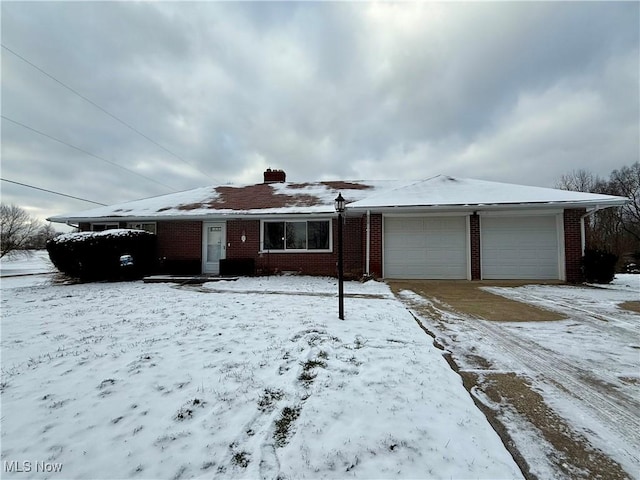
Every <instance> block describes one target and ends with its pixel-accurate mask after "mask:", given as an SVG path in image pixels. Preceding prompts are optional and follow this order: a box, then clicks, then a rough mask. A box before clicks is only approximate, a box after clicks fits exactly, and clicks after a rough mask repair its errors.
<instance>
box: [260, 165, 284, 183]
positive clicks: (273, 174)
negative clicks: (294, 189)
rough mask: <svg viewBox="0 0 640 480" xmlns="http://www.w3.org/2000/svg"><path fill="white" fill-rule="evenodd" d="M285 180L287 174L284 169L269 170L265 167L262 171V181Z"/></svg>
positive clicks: (279, 181) (281, 181) (276, 181)
mask: <svg viewBox="0 0 640 480" xmlns="http://www.w3.org/2000/svg"><path fill="white" fill-rule="evenodd" d="M286 181H287V174H286V173H284V170H271V169H270V168H267V169H266V170H265V172H264V183H283V182H286Z"/></svg>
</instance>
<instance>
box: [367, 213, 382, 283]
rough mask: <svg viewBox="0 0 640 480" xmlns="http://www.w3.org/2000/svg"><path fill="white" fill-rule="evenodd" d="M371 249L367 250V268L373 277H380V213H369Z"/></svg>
mask: <svg viewBox="0 0 640 480" xmlns="http://www.w3.org/2000/svg"><path fill="white" fill-rule="evenodd" d="M370 228H371V233H370V239H371V250H370V252H369V269H370V273H371V275H372V276H373V277H375V278H382V214H381V213H374V214H371V218H370Z"/></svg>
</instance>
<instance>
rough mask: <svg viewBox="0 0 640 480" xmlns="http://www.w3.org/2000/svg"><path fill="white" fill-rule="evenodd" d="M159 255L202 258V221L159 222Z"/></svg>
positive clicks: (168, 257) (172, 257)
mask: <svg viewBox="0 0 640 480" xmlns="http://www.w3.org/2000/svg"><path fill="white" fill-rule="evenodd" d="M157 235H158V256H159V257H160V258H163V257H166V258H167V259H168V260H199V261H200V260H201V259H202V222H192V221H171V222H158V223H157Z"/></svg>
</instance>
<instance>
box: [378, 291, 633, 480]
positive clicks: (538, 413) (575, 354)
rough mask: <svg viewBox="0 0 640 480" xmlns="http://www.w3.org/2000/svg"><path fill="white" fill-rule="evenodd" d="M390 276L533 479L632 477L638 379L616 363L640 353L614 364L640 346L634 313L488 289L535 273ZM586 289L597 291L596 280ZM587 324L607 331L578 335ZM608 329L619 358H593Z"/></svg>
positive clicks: (523, 469)
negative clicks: (553, 340)
mask: <svg viewBox="0 0 640 480" xmlns="http://www.w3.org/2000/svg"><path fill="white" fill-rule="evenodd" d="M387 283H388V284H389V285H390V287H391V289H392V291H393V292H394V294H396V296H397V297H398V298H399V299H400V300H401V301H402V302H403V303H404V304H405V305H406V306H407V308H408V309H409V310H410V311H411V312H412V313H413V314H414V316H415V317H416V319H417V320H418V323H420V324H421V325H422V326H423V328H424V329H425V330H427V331H428V332H429V334H431V335H432V336H433V337H434V343H436V345H440V347H441V348H443V350H445V352H446V353H445V356H447V357H448V358H449V359H450V363H451V364H452V367H453V368H454V369H456V371H458V373H459V374H460V375H461V377H462V379H463V382H464V384H465V386H466V387H467V389H468V390H469V391H470V393H471V394H472V397H473V398H474V400H475V401H476V404H477V405H478V406H479V407H480V408H481V409H482V410H483V411H484V412H485V414H486V415H487V418H488V419H489V421H490V422H491V423H492V424H493V426H494V428H495V429H496V431H497V432H498V433H499V434H500V435H501V436H502V438H503V441H504V442H505V445H506V446H507V448H509V449H510V451H511V453H512V455H513V456H514V459H515V460H516V461H517V462H518V464H519V466H520V468H521V469H522V472H523V474H524V475H525V476H526V477H527V478H550V477H553V478H611V479H613V478H620V479H622V478H631V477H633V476H634V475H635V473H637V471H638V459H637V455H636V454H635V453H634V452H636V451H637V450H636V448H640V437H639V436H638V434H637V432H638V431H640V419H639V417H638V413H639V412H640V402H639V401H638V396H637V392H638V389H637V379H635V377H633V378H624V377H623V376H620V375H619V374H617V371H616V368H618V369H621V368H622V369H623V370H624V368H629V365H631V368H632V367H633V364H634V362H633V361H632V363H629V362H627V363H626V364H621V365H622V366H620V365H618V366H615V365H614V364H613V361H615V356H616V355H618V352H621V351H622V350H623V349H625V348H636V347H635V346H634V345H635V344H629V342H630V338H633V336H634V335H635V336H636V337H637V328H636V327H635V326H634V322H633V320H634V318H626V317H625V318H626V320H625V319H622V318H621V319H620V321H619V322H616V320H617V319H616V318H611V317H603V316H602V315H598V314H597V313H595V310H594V311H590V308H591V307H589V306H588V305H584V304H579V305H573V306H574V307H576V306H577V307H579V308H576V309H575V310H571V309H567V308H563V309H560V308H553V307H554V305H553V303H547V304H546V305H545V306H546V307H547V308H539V307H537V306H535V305H532V304H531V302H530V303H525V302H524V300H525V299H527V298H526V295H523V297H522V298H523V301H522V302H520V301H517V300H511V299H509V298H506V297H505V296H501V295H497V294H493V293H490V292H488V291H485V290H482V289H481V287H521V286H524V285H530V284H531V283H532V282H469V281H428V280H420V281H414V280H400V281H388V282H387ZM558 283H559V282H553V283H551V284H550V286H554V284H555V285H557V284H558ZM536 285H539V283H536ZM561 288H565V287H561ZM566 288H568V289H571V288H580V287H566ZM583 289H586V290H587V294H588V287H583ZM407 291H408V292H414V293H415V294H417V295H411V294H408V293H407ZM583 293H584V292H583ZM527 300H531V299H527ZM565 303H566V302H565ZM576 303H577V302H576ZM565 306H568V307H569V308H570V307H571V306H570V305H568V304H567V305H565ZM629 315H633V314H632V313H629ZM500 322H508V323H503V324H501V323H500ZM515 322H518V323H515ZM534 322H543V323H542V324H540V323H537V324H536V323H534ZM635 325H637V323H635ZM587 330H589V331H595V332H599V333H596V334H595V336H590V337H584V338H581V337H578V336H577V335H576V333H580V334H582V333H583V332H585V331H587ZM538 331H545V332H547V333H546V334H545V335H547V337H544V335H542V336H540V337H536V335H537V332H538ZM532 332H533V333H532ZM549 332H552V334H553V335H558V336H559V337H562V338H563V340H562V342H566V345H567V349H566V350H562V349H559V348H557V345H562V342H559V343H558V344H555V345H554V346H549V345H547V344H545V341H544V338H549V337H548V335H549ZM599 334H601V335H602V338H603V339H604V338H605V336H607V340H606V341H607V342H609V343H607V345H608V346H609V348H610V349H611V350H612V351H614V352H613V353H612V356H611V359H612V360H613V361H612V362H611V363H608V361H605V362H602V361H599V362H592V363H590V361H589V360H584V358H588V357H589V356H590V355H591V353H590V352H593V351H596V350H597V349H598V347H599V346H598V345H597V344H596V345H593V339H597V338H598V335H599ZM586 338H588V342H587V344H585V343H584V342H585V339H586ZM611 345H617V347H616V348H611V347H610V346H611ZM637 348H640V347H637ZM630 351H631V352H633V350H630ZM636 351H637V350H636ZM581 352H583V353H581ZM631 355H632V356H633V353H632V354H631ZM636 357H637V354H636ZM581 358H582V360H581ZM594 358H597V357H594ZM627 358H628V357H627ZM632 358H633V357H632ZM601 363H603V364H601ZM635 364H637V362H635ZM634 392H635V394H634ZM563 409H564V410H563ZM567 409H568V410H573V413H571V412H569V411H568V410H567ZM576 412H579V414H578V415H577V417H584V418H585V419H588V422H586V423H587V424H588V426H587V427H585V424H584V423H583V424H582V425H580V423H582V422H579V421H576V415H575V413H576ZM603 440H604V441H603ZM607 440H611V441H609V442H607ZM607 443H610V444H611V445H609V446H607ZM607 447H608V448H607ZM540 457H542V458H545V457H546V463H547V464H548V467H547V468H548V470H546V471H545V470H544V468H543V469H542V470H541V467H540V464H539V461H538V460H537V459H539V458H540ZM614 457H615V459H614ZM631 472H635V473H631Z"/></svg>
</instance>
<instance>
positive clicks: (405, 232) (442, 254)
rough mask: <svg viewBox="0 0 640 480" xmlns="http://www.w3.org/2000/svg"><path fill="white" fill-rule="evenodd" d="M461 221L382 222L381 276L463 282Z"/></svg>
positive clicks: (463, 226) (464, 263)
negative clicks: (461, 280)
mask: <svg viewBox="0 0 640 480" xmlns="http://www.w3.org/2000/svg"><path fill="white" fill-rule="evenodd" d="M466 225H467V224H466V219H465V217H428V218H425V217H411V218H388V217H387V218H385V221H384V232H385V233H384V276H385V277H387V278H426V279H445V278H446V279H465V278H467V233H466V231H467V228H466Z"/></svg>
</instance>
